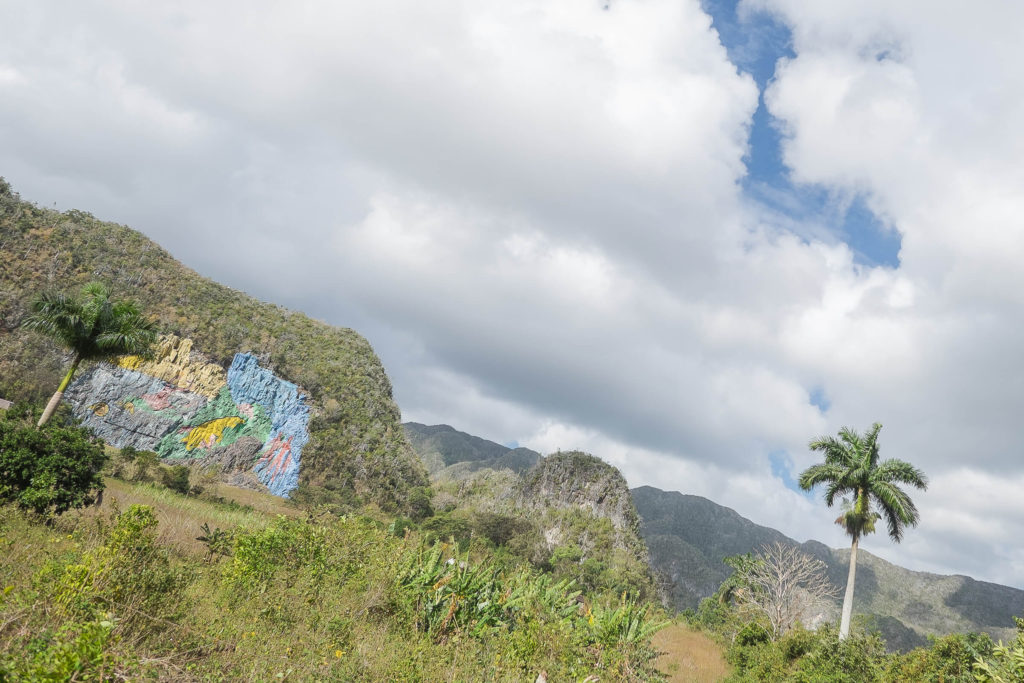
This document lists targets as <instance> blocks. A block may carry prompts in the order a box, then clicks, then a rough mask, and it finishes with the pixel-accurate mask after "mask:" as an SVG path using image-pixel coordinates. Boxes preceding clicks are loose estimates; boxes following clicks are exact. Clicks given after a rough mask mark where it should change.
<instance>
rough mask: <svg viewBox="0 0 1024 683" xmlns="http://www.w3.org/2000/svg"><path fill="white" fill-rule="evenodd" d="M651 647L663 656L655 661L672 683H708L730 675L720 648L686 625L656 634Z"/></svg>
mask: <svg viewBox="0 0 1024 683" xmlns="http://www.w3.org/2000/svg"><path fill="white" fill-rule="evenodd" d="M653 643H654V647H655V648H657V649H658V650H659V651H661V652H662V653H664V654H662V655H661V657H659V658H658V668H659V669H660V670H661V671H663V672H664V673H665V674H666V675H667V676H668V680H669V681H671V682H672V683H710V682H711V681H720V680H722V679H723V678H725V677H726V676H727V675H729V665H728V664H726V662H725V658H724V656H723V654H722V648H721V647H719V645H718V644H717V643H715V641H713V640H711V639H710V638H708V637H707V636H706V635H704V634H703V633H700V632H699V631H695V630H693V629H691V628H690V627H688V626H686V625H685V624H678V623H676V624H671V625H670V626H667V627H665V628H663V629H662V630H660V631H658V633H656V634H655V636H654V639H653Z"/></svg>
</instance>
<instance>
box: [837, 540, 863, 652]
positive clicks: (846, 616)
mask: <svg viewBox="0 0 1024 683" xmlns="http://www.w3.org/2000/svg"><path fill="white" fill-rule="evenodd" d="M859 542H860V539H858V538H855V539H853V545H852V546H850V574H849V576H847V577H846V595H844V596H843V618H842V619H841V620H840V621H839V640H846V638H847V636H849V635H850V618H851V617H852V616H853V579H854V576H856V574H857V543H859Z"/></svg>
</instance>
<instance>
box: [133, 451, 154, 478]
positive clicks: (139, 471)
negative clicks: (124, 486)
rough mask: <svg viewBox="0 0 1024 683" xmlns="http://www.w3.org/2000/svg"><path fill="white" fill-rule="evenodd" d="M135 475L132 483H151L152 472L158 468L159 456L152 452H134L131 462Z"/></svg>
mask: <svg viewBox="0 0 1024 683" xmlns="http://www.w3.org/2000/svg"><path fill="white" fill-rule="evenodd" d="M133 462H134V464H135V475H134V476H133V477H132V480H133V481H152V477H153V475H152V472H153V471H154V470H156V469H157V468H158V467H160V456H159V455H157V454H156V452H154V451H136V452H135V458H134V460H133Z"/></svg>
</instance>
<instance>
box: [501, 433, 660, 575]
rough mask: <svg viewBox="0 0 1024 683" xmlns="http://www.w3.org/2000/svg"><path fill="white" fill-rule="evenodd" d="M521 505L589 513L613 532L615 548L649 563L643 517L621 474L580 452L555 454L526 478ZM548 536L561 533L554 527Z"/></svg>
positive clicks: (531, 470)
mask: <svg viewBox="0 0 1024 683" xmlns="http://www.w3.org/2000/svg"><path fill="white" fill-rule="evenodd" d="M518 504H519V505H520V506H521V507H522V508H524V509H532V510H538V511H562V510H566V511H571V510H578V511H584V512H587V513H589V514H591V515H593V516H594V517H596V518H598V519H605V520H608V522H609V523H610V524H611V526H612V529H614V532H615V534H614V539H615V540H614V545H615V547H616V548H618V549H622V550H627V551H629V552H630V553H633V554H635V555H636V556H637V557H638V558H641V559H644V560H646V554H647V549H646V548H645V547H644V543H643V541H642V540H641V538H640V518H639V516H638V515H637V510H636V506H635V505H634V504H633V499H632V498H631V497H630V495H629V488H628V486H627V485H626V480H625V479H624V478H623V476H622V473H621V472H619V471H618V470H617V469H616V468H614V467H612V466H611V465H609V464H608V463H606V462H604V461H603V460H601V459H600V458H597V457H594V456H593V455H590V454H588V453H583V452H581V451H569V452H564V453H561V452H560V453H553V454H551V455H549V456H547V457H546V458H543V459H541V461H540V462H538V463H537V465H536V466H534V467H533V468H532V469H530V470H529V471H527V472H526V473H525V474H524V476H523V482H522V484H521V486H520V489H519V495H518ZM548 533H549V534H558V535H561V534H562V530H561V528H560V527H557V526H556V527H554V528H553V529H551V530H549V531H548Z"/></svg>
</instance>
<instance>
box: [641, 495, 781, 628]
mask: <svg viewBox="0 0 1024 683" xmlns="http://www.w3.org/2000/svg"><path fill="white" fill-rule="evenodd" d="M631 492H632V494H633V502H634V503H635V504H636V509H637V512H638V513H639V515H640V519H641V525H640V535H641V536H643V538H644V540H645V541H646V542H647V550H648V552H649V553H650V557H651V566H652V567H653V568H654V569H655V571H657V572H658V573H659V574H661V575H662V576H663V577H665V578H666V579H668V587H669V588H668V590H669V597H670V599H671V602H672V605H673V606H674V607H676V608H677V609H686V608H687V607H691V608H695V607H696V606H697V604H698V603H699V602H700V601H701V600H702V599H704V598H706V597H708V596H709V595H711V594H712V593H714V592H715V591H716V590H717V589H718V587H719V586H720V585H722V582H723V581H725V579H727V578H728V577H729V575H730V574H731V573H732V569H731V568H729V567H728V566H727V565H726V564H725V563H723V562H722V559H723V558H725V557H728V556H729V555H742V554H743V553H747V552H750V551H751V550H754V549H756V548H759V547H761V546H762V545H766V544H769V543H774V542H776V541H778V542H781V543H786V544H792V543H795V542H794V541H793V540H792V539H790V538H788V537H787V536H785V535H784V534H782V533H781V532H779V531H776V530H775V529H770V528H768V527H765V526H760V525H758V524H754V523H753V522H751V521H750V520H748V519H745V518H743V517H741V516H740V515H739V514H737V513H736V511H735V510H732V509H730V508H727V507H723V506H721V505H718V504H717V503H713V502H711V501H710V500H708V499H707V498H701V497H700V496H690V495H686V494H682V493H678V492H677V491H662V490H661V489H656V488H654V487H651V486H641V487H639V488H635V489H632V491H631Z"/></svg>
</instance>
